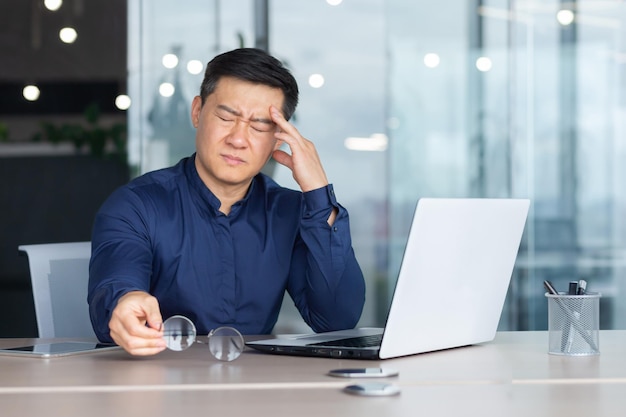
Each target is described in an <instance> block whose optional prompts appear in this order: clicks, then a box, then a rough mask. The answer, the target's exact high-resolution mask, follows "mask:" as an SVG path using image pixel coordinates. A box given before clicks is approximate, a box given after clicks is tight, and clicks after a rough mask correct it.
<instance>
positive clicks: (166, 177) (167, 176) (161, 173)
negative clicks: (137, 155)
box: [126, 158, 187, 193]
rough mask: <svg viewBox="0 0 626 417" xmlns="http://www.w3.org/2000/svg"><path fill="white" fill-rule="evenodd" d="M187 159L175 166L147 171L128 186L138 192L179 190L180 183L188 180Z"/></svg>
mask: <svg viewBox="0 0 626 417" xmlns="http://www.w3.org/2000/svg"><path fill="white" fill-rule="evenodd" d="M186 159H187V158H185V159H183V160H181V161H180V162H179V163H178V164H176V165H174V166H171V167H167V168H162V169H158V170H155V171H150V172H147V173H145V174H143V175H141V176H139V177H137V178H135V179H133V180H131V181H130V182H129V183H128V184H127V185H126V187H127V188H128V189H129V190H133V191H135V192H138V193H145V192H148V193H149V192H167V191H168V190H177V189H179V187H180V183H181V182H184V181H186V177H185V170H184V165H185V163H186Z"/></svg>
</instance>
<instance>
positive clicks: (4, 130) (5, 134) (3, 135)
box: [0, 122, 9, 142]
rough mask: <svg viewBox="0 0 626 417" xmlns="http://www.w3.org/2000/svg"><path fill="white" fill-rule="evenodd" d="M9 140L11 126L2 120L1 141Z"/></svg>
mask: <svg viewBox="0 0 626 417" xmlns="http://www.w3.org/2000/svg"><path fill="white" fill-rule="evenodd" d="M8 141H9V128H8V127H7V125H6V124H4V123H2V122H0V142H8Z"/></svg>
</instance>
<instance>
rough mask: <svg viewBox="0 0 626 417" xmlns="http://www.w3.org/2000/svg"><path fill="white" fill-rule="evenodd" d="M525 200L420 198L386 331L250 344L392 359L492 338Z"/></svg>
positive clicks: (276, 349) (367, 330)
mask: <svg viewBox="0 0 626 417" xmlns="http://www.w3.org/2000/svg"><path fill="white" fill-rule="evenodd" d="M529 206H530V201H529V200H527V199H486V198H475V199H473V198H457V199H447V198H443V199H442V198H423V199H420V200H419V201H418V203H417V207H416V209H415V213H414V216H413V221H412V225H411V230H410V232H409V237H408V240H407V244H406V247H405V250H404V256H403V259H402V264H401V266H400V271H399V275H398V279H397V282H396V287H395V291H394V294H393V299H392V301H391V306H390V309H389V313H388V316H387V322H386V324H385V328H384V329H379V328H359V329H352V330H344V331H336V332H328V333H318V334H311V335H299V336H288V335H287V336H280V337H276V338H273V339H267V340H259V341H251V342H248V343H247V346H249V347H252V348H254V349H257V350H260V351H264V352H270V353H276V354H287V355H303V356H324V357H335V358H354V359H387V358H395V357H399V356H407V355H413V354H417V353H424V352H432V351H436V350H442V349H449V348H454V347H459V346H467V345H472V344H476V343H482V342H488V341H491V340H493V338H494V337H495V335H496V330H497V328H498V322H499V321H500V315H501V314H502V308H503V306H504V300H505V297H506V293H507V289H508V287H509V282H510V280H511V274H512V272H513V267H514V264H515V259H516V257H517V252H518V249H519V245H520V241H521V238H522V234H523V231H524V226H525V224H526V217H527V215H528V209H529Z"/></svg>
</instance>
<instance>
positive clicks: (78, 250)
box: [18, 242, 96, 338]
mask: <svg viewBox="0 0 626 417" xmlns="http://www.w3.org/2000/svg"><path fill="white" fill-rule="evenodd" d="M18 249H19V251H20V252H23V253H26V255H27V256H28V265H29V268H30V279H31V283H32V287H33V299H34V303H35V315H36V318H37V329H38V331H39V337H42V338H44V337H46V338H47V337H79V338H95V337H96V336H95V333H94V331H93V328H92V327H91V321H90V320H89V307H88V305H87V284H88V281H89V258H90V256H91V242H72V243H50V244H39V245H20V246H19V247H18Z"/></svg>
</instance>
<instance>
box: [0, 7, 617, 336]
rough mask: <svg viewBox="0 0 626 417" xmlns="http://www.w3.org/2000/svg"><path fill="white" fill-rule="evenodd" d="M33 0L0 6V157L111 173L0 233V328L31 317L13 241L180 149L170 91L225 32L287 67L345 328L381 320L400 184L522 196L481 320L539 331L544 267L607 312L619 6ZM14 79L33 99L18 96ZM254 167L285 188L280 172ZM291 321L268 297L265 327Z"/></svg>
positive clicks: (611, 288)
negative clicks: (324, 189) (354, 268)
mask: <svg viewBox="0 0 626 417" xmlns="http://www.w3.org/2000/svg"><path fill="white" fill-rule="evenodd" d="M43 3H44V2H43V0H41V1H40V0H37V1H35V0H32V1H23V0H4V1H3V3H2V5H1V6H0V16H2V17H0V23H5V24H2V25H0V50H2V51H3V52H2V65H0V92H1V93H2V94H1V95H0V142H1V141H3V142H5V143H0V158H2V159H0V161H1V162H0V168H1V167H2V165H5V166H7V165H6V164H7V163H8V162H7V161H14V162H13V164H14V165H15V161H18V160H19V159H16V158H24V157H26V156H30V155H32V153H33V152H38V153H44V154H46V155H48V154H54V155H56V156H57V157H61V156H62V155H65V156H67V155H68V154H72V155H74V154H76V153H77V151H76V149H78V153H79V154H81V155H84V154H88V155H87V156H88V157H89V158H91V159H83V160H87V161H91V162H93V163H90V164H89V165H90V166H92V167H93V166H94V164H95V163H96V162H95V161H96V160H97V161H98V162H99V163H100V162H102V161H103V160H104V161H107V163H108V164H109V165H111V164H113V162H111V161H113V160H116V161H118V165H116V168H115V169H116V170H117V171H116V172H117V174H115V175H113V174H107V175H106V177H107V178H109V179H110V181H109V182H108V183H106V184H104V183H103V184H99V182H101V181H102V179H101V178H99V177H97V176H96V178H97V179H96V180H94V179H92V184H93V185H94V186H93V187H91V188H96V189H97V190H99V194H98V193H95V194H96V195H94V196H93V197H92V198H91V199H90V200H89V201H91V202H92V203H91V204H92V206H93V207H92V206H90V207H83V208H82V210H80V212H81V213H82V216H83V218H84V219H83V220H81V222H82V223H81V226H80V227H74V228H73V229H74V231H73V232H72V231H68V230H67V228H71V227H72V226H71V223H72V222H74V223H76V220H75V219H76V218H77V216H78V214H72V215H68V214H67V213H68V212H67V211H66V212H65V213H61V214H60V215H59V216H58V218H57V217H52V215H51V214H48V217H47V218H46V224H49V223H54V224H59V223H62V224H64V223H63V222H68V218H69V224H70V225H67V226H65V227H61V228H60V229H61V230H54V231H42V228H35V229H37V230H30V231H29V233H30V234H25V233H24V231H23V229H24V227H25V226H23V225H22V226H21V228H20V229H19V230H15V229H16V228H15V227H13V228H12V230H13V231H12V234H11V236H7V235H6V234H4V233H3V232H2V231H0V248H2V254H0V262H1V263H2V264H1V265H0V274H1V275H2V277H0V285H1V286H2V287H1V288H0V294H3V297H4V299H6V300H7V301H3V302H2V303H0V304H1V305H3V306H4V307H3V309H4V310H2V311H0V313H2V316H0V317H1V318H0V321H1V322H2V324H1V326H0V336H20V335H23V334H24V333H28V332H29V331H31V330H30V329H34V328H35V327H34V319H32V320H33V321H32V323H33V324H32V326H31V325H30V324H28V323H26V324H24V322H25V321H28V320H31V318H32V313H31V312H30V310H29V309H32V304H31V305H29V304H28V303H29V301H28V294H29V292H28V291H29V289H28V270H27V264H26V261H25V259H18V260H15V258H17V249H16V248H17V244H21V243H40V242H45V241H63V240H65V241H69V240H89V221H90V219H91V218H92V216H93V212H94V210H95V209H96V208H97V205H98V204H99V203H100V202H101V201H102V199H103V198H104V196H105V195H107V193H108V192H109V190H110V188H112V187H114V186H116V184H118V183H123V182H125V181H126V180H127V178H132V177H134V176H136V175H140V174H141V173H144V172H147V171H150V170H153V169H157V168H161V167H164V166H169V165H171V164H174V163H176V162H177V161H178V160H179V159H180V158H181V157H183V156H186V155H189V154H190V153H192V152H193V150H194V131H193V128H192V126H191V123H190V119H189V106H190V102H191V100H192V98H193V96H194V95H196V94H197V93H198V89H199V85H200V82H201V80H202V75H203V70H204V65H205V64H206V62H207V61H208V60H210V59H211V58H212V57H213V56H214V55H216V54H218V53H220V52H224V51H227V50H230V49H233V48H236V47H240V46H246V47H251V46H256V47H261V48H264V49H268V50H269V51H270V52H271V53H272V54H274V55H275V56H277V57H278V58H279V59H281V60H283V61H284V62H285V63H286V64H287V66H288V67H289V68H291V69H292V71H293V73H294V75H295V77H296V79H297V80H298V82H299V85H300V88H301V100H300V105H299V107H298V109H297V112H296V116H295V120H294V124H295V125H296V127H297V128H298V129H299V130H300V132H301V133H302V134H303V135H304V136H306V137H307V138H309V139H312V140H314V141H315V143H316V145H317V149H318V152H319V154H320V157H321V158H322V161H323V163H324V167H325V169H326V172H327V175H328V177H329V179H330V180H331V182H333V183H334V185H335V189H336V192H337V195H338V197H339V200H340V202H341V203H342V204H343V205H344V206H346V207H347V208H348V209H349V211H350V215H351V228H352V237H353V245H354V249H355V252H356V254H357V257H358V259H359V261H360V263H361V266H362V269H363V272H364V274H365V277H366V280H367V288H368V297H367V303H366V308H365V311H364V313H363V316H362V319H361V323H360V324H361V325H367V326H382V325H383V324H384V320H385V317H386V311H387V308H388V303H389V300H390V297H391V294H392V292H393V288H394V284H395V277H396V274H397V271H398V269H399V265H400V261H401V258H402V252H403V249H404V245H405V242H406V237H407V233H408V228H409V225H410V220H411V216H412V214H413V210H414V207H415V204H416V202H417V200H418V199H419V198H420V197H524V198H530V199H531V200H532V207H531V212H530V217H529V219H528V223H527V227H526V231H525V234H524V238H523V242H522V245H521V248H520V252H519V256H518V260H517V263H516V267H515V269H514V272H513V277H512V281H511V286H510V288H509V293H508V295H507V300H506V303H505V308H504V313H503V315H502V319H501V322H500V329H501V330H535V329H545V328H546V327H547V303H546V300H545V297H544V292H545V291H544V288H543V285H542V282H543V280H545V279H549V280H551V281H552V282H553V283H554V284H555V285H556V286H557V287H559V288H561V289H565V288H566V286H567V282H569V281H570V280H578V279H586V280H587V281H588V282H589V289H590V290H593V291H600V292H602V294H603V298H602V304H601V327H602V328H603V329H618V328H625V327H626V318H625V317H626V316H625V314H624V313H625V310H626V303H623V302H619V300H620V298H621V297H623V293H624V291H625V290H626V3H624V2H623V1H621V0H606V1H602V0H586V1H583V0H577V1H561V0H440V1H436V2H427V1H411V0H343V1H341V0H300V1H292V0H231V1H220V0H183V1H176V2H174V1H171V0H127V1H126V0H113V1H104V0H91V1H86V0H64V1H63V2H62V5H61V7H60V8H59V9H58V10H56V11H51V10H48V9H46V8H45V6H44V4H43ZM71 25H73V27H74V28H75V29H76V31H77V38H76V40H75V41H74V42H73V43H64V42H62V41H61V40H59V36H58V32H59V30H60V28H62V27H64V26H71ZM29 84H31V85H33V86H38V87H39V90H40V96H41V99H40V100H34V101H28V100H26V99H25V98H24V97H22V93H23V91H22V89H23V88H24V86H26V85H29ZM52 94H56V95H57V96H56V98H55V99H54V100H53V101H52V102H51V103H52V104H50V102H49V103H48V104H47V105H44V104H45V103H44V104H42V101H43V100H44V98H45V97H50V95H52ZM118 96H121V97H120V98H118ZM116 98H118V102H117V103H118V105H117V107H116V106H115V105H114V102H115V100H116ZM120 100H121V101H120ZM94 103H96V105H97V106H96V108H97V109H98V111H97V112H96V113H97V115H98V118H97V121H96V122H93V121H92V120H93V117H92V116H93V112H94V110H93V109H94ZM66 107H67V108H66ZM90 115H91V116H90ZM85 118H87V121H85ZM41 121H47V122H48V123H50V124H52V125H53V126H63V125H68V124H69V125H71V126H74V125H82V126H87V133H89V134H91V136H89V137H90V138H92V137H93V136H94V135H93V134H92V133H93V130H94V126H96V127H100V126H102V127H103V129H104V130H105V131H106V132H108V136H107V138H108V139H106V140H105V143H104V145H103V146H102V147H100V148H98V147H95V152H94V149H93V148H94V147H93V146H92V147H90V146H89V144H85V143H79V144H78V145H76V144H75V143H67V142H68V141H67V140H63V139H60V140H59V141H60V142H61V143H60V144H57V145H50V142H51V139H52V138H53V136H54V135H52V134H50V132H51V131H52V132H53V133H54V132H56V131H55V130H54V129H51V128H48V130H46V129H43V128H42V127H41ZM120 124H122V125H123V126H124V127H125V129H124V135H123V136H122V137H121V138H120V136H119V135H117V136H116V132H118V131H117V130H116V129H118V128H117V127H116V126H119V125H120ZM57 130H60V129H57ZM71 131H72V130H71V129H69V130H68V129H66V130H65V132H66V133H67V135H69V136H71V134H70V133H68V132H71ZM75 131H76V129H74V132H75ZM3 132H4V133H3ZM42 132H43V133H42ZM82 132H83V133H84V131H82ZM118 133H119V132H118ZM77 136H79V137H80V134H77ZM95 136H97V135H95ZM34 138H35V139H40V141H39V142H35V143H34V145H33V143H32V142H33V139H34ZM121 140H123V145H124V146H123V149H122V150H120V148H119V144H120V143H121V142H120V141H121ZM33 147H34V148H36V149H38V151H33V150H32V149H33ZM26 154H28V155H26ZM94 155H95V156H94ZM120 158H121V159H122V160H123V163H122V167H120V166H119V161H120ZM19 161H20V163H21V164H22V165H23V164H25V163H26V160H19ZM39 161H43V159H40V160H39ZM22 162H23V163H22ZM30 163H31V162H29V164H30ZM84 163H85V162H84ZM28 166H29V167H31V166H33V165H28ZM65 166H66V167H67V166H68V165H65ZM98 169H100V168H98ZM102 169H104V168H102ZM124 169H126V171H124ZM120 170H121V171H120ZM4 171H6V170H3V175H2V177H1V180H0V183H2V184H3V185H2V187H3V190H5V189H6V190H8V191H5V192H3V201H2V207H3V208H2V217H4V219H3V222H4V223H6V224H13V225H15V224H21V223H20V221H24V218H25V217H26V220H27V222H28V224H30V225H32V223H33V222H35V221H36V220H37V219H36V218H35V214H32V213H31V214H30V215H29V216H25V214H24V213H25V211H24V210H25V208H24V207H21V206H19V204H18V205H17V206H16V204H15V203H12V201H13V200H14V198H13V196H14V195H16V194H20V193H27V194H29V195H30V194H40V193H41V192H40V191H39V189H38V188H39V187H38V184H39V182H38V178H39V177H35V178H32V177H33V176H34V175H35V174H32V173H31V174H30V177H31V185H30V186H31V188H29V189H18V188H17V185H16V184H17V182H16V178H15V175H12V174H11V172H8V173H6V174H4ZM266 171H267V172H268V173H270V174H271V175H272V176H273V177H274V178H275V179H276V180H278V182H280V183H282V184H283V185H286V186H289V187H297V186H296V185H295V183H294V181H293V179H292V177H291V173H290V172H289V171H288V170H287V169H286V168H284V167H282V166H279V165H269V166H268V167H267V169H266ZM120 172H121V173H120ZM38 175H47V174H45V173H44V174H38ZM116 175H117V176H116ZM79 176H80V175H79ZM48 198H49V199H52V200H55V199H54V197H48ZM56 200H58V198H57V199H56ZM66 203H67V201H66ZM50 204H51V203H50ZM68 204H69V203H68ZM76 204H79V203H72V205H76ZM94 207H96V208H94ZM62 210H63V208H60V209H59V211H62ZM47 211H49V210H47ZM11 216H14V217H15V218H12V217H11ZM16 219H21V220H19V221H18V220H16ZM59 219H61V220H59ZM3 227H4V226H3ZM30 229H33V227H31V228H30ZM78 229H80V230H78ZM2 235H4V236H2ZM17 240H19V241H17ZM31 303H32V302H31ZM20 318H21V319H20ZM416 319H417V318H416ZM9 321H10V322H9ZM16 323H17V324H16ZM18 324H19V326H18ZM29 326H30V327H29ZM24 329H26V330H24ZM306 330H307V328H306V326H305V325H303V323H302V321H301V319H300V318H299V316H298V314H297V312H295V310H294V308H293V306H292V304H291V302H290V300H289V299H286V300H285V306H284V311H283V314H282V315H281V318H280V320H279V324H278V325H277V328H276V331H278V332H286V331H306ZM35 331H36V330H35ZM26 335H28V334H26Z"/></svg>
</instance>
